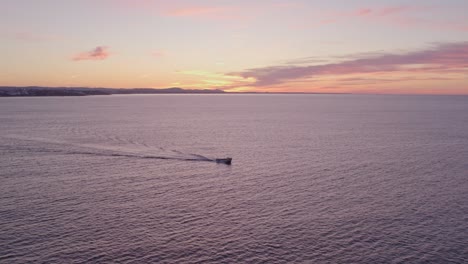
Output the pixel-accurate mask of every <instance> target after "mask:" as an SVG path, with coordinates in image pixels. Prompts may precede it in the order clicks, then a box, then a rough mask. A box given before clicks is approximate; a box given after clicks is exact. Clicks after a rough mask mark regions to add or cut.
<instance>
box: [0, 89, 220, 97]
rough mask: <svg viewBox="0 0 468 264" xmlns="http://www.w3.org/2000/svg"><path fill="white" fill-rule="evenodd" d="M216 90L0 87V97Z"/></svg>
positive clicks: (217, 92)
mask: <svg viewBox="0 0 468 264" xmlns="http://www.w3.org/2000/svg"><path fill="white" fill-rule="evenodd" d="M222 93H225V92H224V91H223V90H218V89H204V90H195V89H182V88H178V87H172V88H164V89H152V88H133V89H116V88H89V87H40V86H27V87H14V86H11V87H10V86H0V97H12V96H87V95H111V94H222Z"/></svg>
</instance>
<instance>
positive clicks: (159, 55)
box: [151, 51, 165, 58]
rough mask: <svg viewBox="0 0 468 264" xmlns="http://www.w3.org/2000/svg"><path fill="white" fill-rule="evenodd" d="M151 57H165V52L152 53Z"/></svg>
mask: <svg viewBox="0 0 468 264" xmlns="http://www.w3.org/2000/svg"><path fill="white" fill-rule="evenodd" d="M151 55H152V56H153V57H155V58H161V57H164V55H165V52H163V51H153V52H151Z"/></svg>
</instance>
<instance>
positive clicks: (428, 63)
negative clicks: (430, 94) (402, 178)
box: [230, 42, 468, 86]
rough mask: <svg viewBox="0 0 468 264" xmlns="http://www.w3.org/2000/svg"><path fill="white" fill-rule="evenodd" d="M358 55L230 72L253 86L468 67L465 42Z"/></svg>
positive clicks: (463, 68)
mask: <svg viewBox="0 0 468 264" xmlns="http://www.w3.org/2000/svg"><path fill="white" fill-rule="evenodd" d="M360 56H361V57H360ZM360 56H354V57H352V59H350V60H346V61H342V62H338V63H327V64H321V65H312V66H301V65H277V66H269V67H263V68H254V69H248V70H245V71H242V72H235V73H230V75H235V76H240V77H243V78H250V79H252V78H253V79H255V80H256V81H255V83H253V86H270V85H277V84H281V83H285V82H289V81H293V80H297V79H304V78H313V77H318V76H325V75H345V74H362V73H388V72H424V73H427V72H439V73H440V72H462V73H466V72H467V71H468V42H460V43H445V44H437V45H435V46H434V47H433V48H431V49H427V50H422V51H413V52H407V53H402V54H393V53H378V54H375V55H366V56H362V55H360Z"/></svg>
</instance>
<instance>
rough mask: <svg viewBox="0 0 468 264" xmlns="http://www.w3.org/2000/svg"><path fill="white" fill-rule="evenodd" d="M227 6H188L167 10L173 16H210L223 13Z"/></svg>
mask: <svg viewBox="0 0 468 264" xmlns="http://www.w3.org/2000/svg"><path fill="white" fill-rule="evenodd" d="M227 10H228V8H222V7H190V8H179V9H174V10H171V11H169V12H167V15H169V16H175V17H212V16H219V15H221V14H223V13H225V12H226V11H227Z"/></svg>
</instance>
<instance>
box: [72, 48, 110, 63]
mask: <svg viewBox="0 0 468 264" xmlns="http://www.w3.org/2000/svg"><path fill="white" fill-rule="evenodd" d="M108 49H109V48H108V47H105V46H98V47H96V48H95V49H93V50H91V51H88V52H82V53H79V54H77V55H75V56H74V57H73V58H72V60H74V61H81V60H105V59H107V58H108V57H109V56H110V53H109V51H108Z"/></svg>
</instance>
